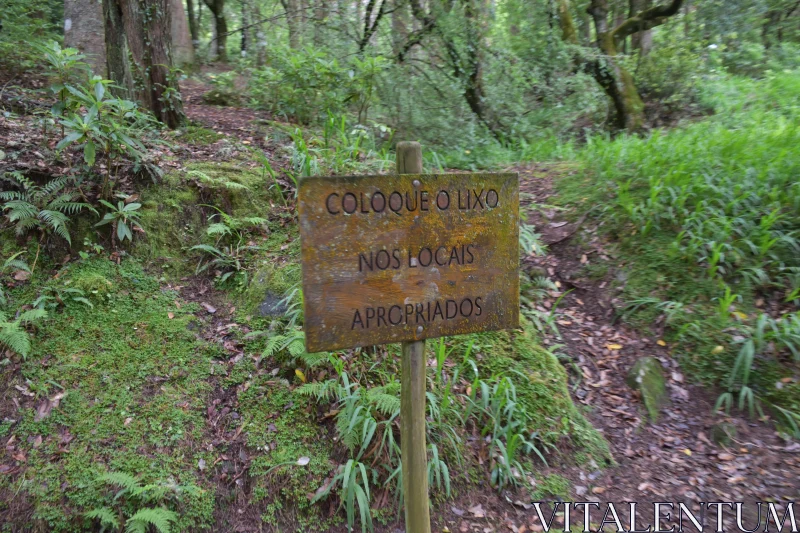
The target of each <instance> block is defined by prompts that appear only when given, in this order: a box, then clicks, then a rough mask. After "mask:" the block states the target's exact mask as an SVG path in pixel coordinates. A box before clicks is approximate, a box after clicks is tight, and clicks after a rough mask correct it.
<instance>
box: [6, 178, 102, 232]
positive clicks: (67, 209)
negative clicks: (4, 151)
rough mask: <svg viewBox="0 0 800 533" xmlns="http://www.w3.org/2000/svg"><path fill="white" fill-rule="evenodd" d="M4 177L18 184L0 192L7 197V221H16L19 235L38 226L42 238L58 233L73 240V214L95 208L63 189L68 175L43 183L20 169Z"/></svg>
mask: <svg viewBox="0 0 800 533" xmlns="http://www.w3.org/2000/svg"><path fill="white" fill-rule="evenodd" d="M3 179H4V180H5V181H7V182H9V183H11V184H12V185H14V186H16V187H18V188H19V190H16V191H13V190H12V191H2V192H0V200H3V201H4V203H3V211H4V212H6V213H5V216H6V218H7V219H8V221H9V222H10V223H12V224H14V226H15V231H16V233H17V235H25V234H26V233H27V232H28V231H30V230H36V231H38V232H39V234H40V240H45V239H47V238H49V237H50V235H53V234H55V235H58V236H59V237H61V238H62V239H64V240H65V241H67V242H68V243H70V244H72V240H71V238H70V233H69V223H70V221H71V219H70V217H71V216H75V215H77V214H78V213H80V212H81V211H83V210H84V209H87V210H89V211H92V212H95V211H94V208H92V206H90V205H89V204H87V203H84V202H76V201H75V200H76V199H77V197H78V195H77V193H74V192H64V189H65V188H67V185H68V184H69V177H68V176H64V177H61V178H55V179H53V180H50V181H49V182H48V183H47V184H46V185H43V186H39V185H36V184H35V183H33V182H32V181H31V180H29V179H27V178H26V177H25V176H23V175H22V174H20V173H19V172H13V173H11V174H6V175H5V177H4V178H3Z"/></svg>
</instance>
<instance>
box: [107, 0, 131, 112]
mask: <svg viewBox="0 0 800 533" xmlns="http://www.w3.org/2000/svg"><path fill="white" fill-rule="evenodd" d="M103 18H104V21H105V43H106V65H107V68H108V78H109V79H111V80H113V81H114V82H115V85H116V86H112V87H111V92H112V94H114V95H115V96H117V97H118V98H125V99H128V100H140V98H139V95H138V94H136V92H135V90H134V88H133V87H134V86H133V73H132V72H131V65H130V63H129V62H128V42H127V40H126V39H125V27H124V26H123V24H122V10H121V9H120V6H119V4H118V3H117V2H116V1H114V0H105V1H104V2H103Z"/></svg>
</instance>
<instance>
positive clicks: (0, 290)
mask: <svg viewBox="0 0 800 533" xmlns="http://www.w3.org/2000/svg"><path fill="white" fill-rule="evenodd" d="M24 253H25V252H24V251H23V252H17V253H15V254H13V255H12V256H11V257H9V258H8V259H6V260H5V261H3V264H2V265H0V306H4V305H6V303H8V299H7V298H6V293H5V287H4V285H5V284H4V283H3V281H2V277H3V276H7V275H9V274H11V271H12V270H13V269H16V270H17V271H22V272H25V273H27V274H29V275H30V273H31V267H30V266H29V265H28V263H26V262H25V261H23V260H22V259H17V258H18V257H19V256H21V255H23V254H24Z"/></svg>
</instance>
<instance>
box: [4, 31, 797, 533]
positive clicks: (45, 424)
mask: <svg viewBox="0 0 800 533" xmlns="http://www.w3.org/2000/svg"><path fill="white" fill-rule="evenodd" d="M36 53H39V54H41V55H42V56H43V57H45V58H46V62H47V65H48V69H49V70H48V76H49V83H50V87H49V89H47V90H44V91H35V90H23V89H19V92H18V93H16V94H17V96H19V97H20V98H21V99H23V100H26V101H30V102H39V103H40V105H38V106H34V109H35V112H32V113H28V112H27V111H25V110H23V111H22V112H20V111H19V110H17V111H14V110H11V111H6V112H5V113H4V115H3V117H2V121H0V128H2V133H3V136H4V140H5V143H4V145H3V147H2V151H0V163H2V165H3V167H2V168H3V174H2V176H0V179H1V180H2V183H3V191H2V192H1V193H0V202H2V203H0V210H2V214H3V222H2V227H1V228H2V229H1V231H2V232H1V233H0V250H1V251H2V262H1V263H0V269H1V270H0V272H1V273H2V276H3V277H2V283H0V349H2V354H3V360H2V365H3V371H2V376H1V377H0V390H2V401H1V402H0V416H2V421H0V438H2V439H3V440H4V441H5V447H6V448H5V449H6V456H5V458H4V460H3V461H2V463H1V464H0V475H1V476H0V493H1V494H2V495H3V496H4V497H3V498H2V501H3V503H0V513H3V515H4V516H7V517H9V519H8V521H7V523H8V524H13V523H15V521H18V522H19V523H23V522H25V521H29V522H31V523H34V524H36V525H37V527H40V528H43V529H48V530H53V531H76V530H93V528H94V529H96V528H97V527H98V526H100V527H104V528H107V529H121V528H127V529H130V530H137V529H138V530H146V529H147V528H148V527H153V528H156V529H157V530H159V531H162V532H164V531H187V530H203V529H208V528H214V527H215V528H234V527H236V526H237V525H241V524H247V525H249V526H252V525H253V524H265V525H267V526H269V527H272V528H275V529H281V530H285V529H292V530H303V531H306V530H312V529H315V530H321V531H323V530H328V529H336V528H339V529H345V528H347V529H353V528H358V527H360V528H361V529H362V531H366V530H368V529H373V528H381V527H387V528H388V527H391V524H394V523H395V521H396V518H397V516H398V514H399V513H398V510H399V509H400V506H401V504H402V502H401V491H400V490H399V488H400V487H401V486H402V480H401V475H402V468H401V464H400V456H399V441H398V435H399V424H398V416H399V378H398V372H399V364H398V361H399V353H398V347H396V346H381V347H373V348H369V349H359V350H345V351H339V352H334V353H322V354H309V353H307V352H306V351H305V346H304V333H303V315H302V290H301V288H300V285H299V282H300V267H299V237H298V231H297V227H296V214H295V210H294V206H295V202H296V197H295V195H296V189H297V183H298V181H299V180H301V179H303V178H304V177H307V176H313V175H328V174H353V173H356V174H366V173H375V172H389V171H391V170H392V168H393V152H392V146H393V143H394V141H396V140H397V139H396V138H395V136H396V135H398V131H397V130H395V129H393V128H390V127H388V126H386V125H383V124H380V123H377V122H373V121H371V120H369V117H370V116H375V115H374V114H373V112H375V111H376V109H375V108H376V107H377V103H376V96H375V93H374V91H375V80H376V79H377V77H379V76H380V75H381V73H382V72H384V70H385V69H388V68H389V67H388V66H387V65H386V64H384V63H382V62H381V61H378V60H377V59H374V58H373V59H364V60H361V59H359V61H360V63H358V64H355V65H354V68H353V70H352V71H348V70H345V69H344V67H342V66H340V65H339V64H337V63H334V62H329V61H327V60H326V58H325V57H320V56H319V55H318V54H316V53H314V51H313V50H310V51H309V52H308V53H306V54H297V53H289V52H287V54H286V57H285V58H283V59H284V60H283V62H281V61H275V62H274V63H273V65H272V67H269V68H262V69H255V70H246V69H243V70H242V71H241V72H236V71H231V72H229V73H219V72H213V73H199V74H197V75H196V78H197V80H199V81H198V83H200V84H206V83H210V85H211V87H210V91H204V93H203V94H202V95H200V96H201V98H205V99H206V103H204V104H202V105H203V106H205V109H206V110H211V109H215V108H213V107H212V104H213V105H217V104H226V105H227V104H235V105H245V104H247V105H249V106H251V107H254V108H257V109H259V110H261V112H263V113H265V116H266V118H260V117H259V118H257V119H254V120H253V122H252V123H251V124H250V125H249V126H248V127H250V128H252V129H250V130H247V132H246V133H245V134H244V135H243V134H241V132H237V134H235V135H234V134H230V133H229V132H227V131H224V128H218V129H210V128H208V127H207V126H208V125H203V124H201V123H194V124H190V125H189V126H188V127H186V128H182V129H178V130H176V131H175V132H168V131H165V130H162V129H161V127H160V126H158V125H157V124H156V123H155V121H154V120H153V119H152V118H151V117H150V116H149V115H148V114H147V113H145V112H143V111H142V110H141V109H140V108H139V107H138V105H137V104H136V103H134V102H132V101H130V100H127V99H125V98H124V97H122V96H119V95H118V94H116V93H115V91H114V90H113V89H114V87H113V84H112V83H111V82H110V81H109V80H105V79H103V78H102V77H95V76H91V75H88V74H87V72H86V70H85V66H84V64H83V62H82V59H83V58H82V57H81V56H80V55H79V54H78V53H77V52H76V51H74V50H70V49H65V48H62V47H60V46H59V45H56V44H49V45H45V46H40V47H38V48H36ZM676 53H677V52H676ZM247 68H248V69H249V67H247ZM656 70H659V69H656ZM319 80H323V81H325V82H326V83H327V84H328V85H326V87H325V88H323V89H321V90H319V91H314V92H313V95H312V96H313V98H312V97H311V96H309V93H308V92H307V91H301V90H299V89H298V88H299V87H308V86H310V85H313V84H314V83H317V82H318V81H319ZM344 81H347V84H344ZM704 81H705V83H704V84H703V86H702V88H698V89H696V90H695V89H693V90H692V97H691V99H690V100H691V101H692V105H693V106H695V107H693V109H695V110H702V112H692V113H688V114H687V116H686V117H685V120H684V121H683V122H681V123H680V124H679V125H678V126H677V127H674V128H671V129H663V130H659V129H654V130H652V131H650V132H647V134H645V135H626V134H620V135H614V136H612V135H610V134H606V133H602V132H600V131H599V129H593V128H587V130H586V131H584V132H583V133H581V134H577V133H576V129H575V126H574V124H575V122H576V120H577V117H580V116H584V117H585V116H586V115H587V114H588V115H597V114H599V113H600V111H601V110H600V107H598V106H597V105H596V104H597V101H598V98H597V93H596V92H594V93H593V92H590V91H588V90H587V91H586V92H585V93H581V94H583V95H584V96H585V97H586V98H587V99H589V100H591V103H590V104H587V103H586V102H585V101H584V100H581V101H580V102H572V103H571V104H570V105H568V106H565V109H562V108H560V107H558V108H554V109H555V110H551V111H552V113H553V116H550V117H544V113H543V116H542V117H541V118H542V122H538V123H537V122H535V121H534V122H530V123H527V124H526V125H525V128H523V126H522V125H520V126H519V127H520V128H521V129H520V135H519V137H518V138H515V137H513V136H511V137H510V138H508V139H504V140H503V142H498V141H497V139H492V138H490V137H487V136H485V135H481V134H479V133H478V132H477V130H476V129H471V130H470V131H469V132H467V134H465V135H464V136H462V137H459V138H458V142H453V143H446V142H442V143H439V144H435V141H434V140H433V138H430V139H428V141H429V142H428V144H427V145H426V147H425V148H426V150H425V154H424V156H425V166H426V169H428V170H431V171H445V170H448V169H492V170H494V169H502V168H505V167H508V166H511V165H514V164H518V163H520V162H523V163H524V162H531V161H534V160H535V161H557V162H558V164H559V165H561V166H562V167H564V168H569V169H570V172H569V173H567V174H565V175H564V176H563V177H561V176H559V177H558V179H557V180H556V190H557V194H556V195H555V196H554V197H552V198H550V199H548V204H547V205H538V206H532V208H534V209H552V208H557V209H562V210H564V212H565V213H566V214H567V215H568V216H572V217H574V219H575V220H579V219H581V217H591V219H592V220H593V221H595V222H596V223H597V224H598V225H599V228H600V229H599V231H600V233H601V234H602V235H603V236H604V238H606V239H608V241H609V243H610V244H611V246H612V247H614V249H615V251H616V253H615V255H614V259H613V261H610V262H609V264H608V265H603V266H602V267H597V268H600V269H602V270H603V271H602V272H597V273H596V274H597V275H598V276H599V277H604V276H606V277H608V278H609V279H614V280H616V282H617V284H619V285H620V286H621V287H622V304H621V305H620V306H619V307H618V308H617V309H616V314H617V317H618V319H620V320H623V321H625V322H626V323H629V324H631V325H634V326H637V327H639V328H641V329H643V330H647V329H648V328H653V327H655V328H657V329H658V330H659V331H660V332H661V331H663V332H664V338H665V339H666V340H667V341H669V343H670V347H671V348H672V351H673V355H674V356H676V357H677V358H678V359H679V360H680V362H681V364H682V365H683V367H684V368H685V369H686V372H687V375H691V376H693V377H694V379H696V380H697V381H698V382H700V383H702V384H704V385H706V386H708V387H710V388H713V390H714V391H718V393H719V402H718V405H717V406H716V407H717V409H718V410H720V411H721V412H723V411H728V412H737V411H739V412H741V413H740V414H742V415H743V416H752V417H755V416H758V417H761V418H764V419H769V420H771V421H773V422H774V423H775V424H776V428H777V429H778V431H780V432H782V433H784V434H786V435H794V436H795V437H797V436H798V433H800V430H798V424H800V414H798V413H800V380H798V374H797V368H798V367H797V362H798V359H799V358H800V316H799V315H798V310H797V306H798V303H800V264H798V257H800V249H798V248H800V244H799V243H798V238H799V237H798V231H800V227H798V223H797V212H798V211H800V185H798V182H797V181H796V179H795V176H796V174H797V170H798V168H797V167H798V155H797V151H796V149H795V146H796V145H797V144H798V142H797V141H798V140H799V139H798V137H800V135H799V133H798V118H799V117H798V107H797V101H798V96H800V76H799V75H798V74H797V72H796V71H794V70H791V69H783V70H777V71H770V72H768V73H767V74H766V75H765V76H764V77H763V79H757V80H756V79H751V78H744V77H739V76H735V75H731V74H728V73H725V72H724V71H723V70H718V71H715V72H714V73H713V75H709V76H708V77H706V78H704ZM585 82H586V80H585V79H582V78H581V79H580V80H578V81H577V82H575V83H577V84H581V83H585ZM242 83H245V84H248V87H249V88H248V90H247V91H245V92H244V97H243V96H242V94H240V93H242V91H241V87H242ZM565 93H568V94H569V95H570V96H569V97H567V98H568V99H569V98H573V97H574V98H575V99H578V98H579V96H578V94H579V92H575V93H573V92H571V91H570V90H566V91H565ZM587 95H588V96H587ZM234 96H236V98H234ZM232 99H233V100H232ZM342 102H347V105H346V106H345V105H343V104H342ZM187 103H191V101H190V100H188V99H187ZM584 104H585V105H584ZM337 106H338V107H337ZM589 108H591V110H590V111H587V109H589ZM26 109H27V108H26ZM353 110H355V114H356V115H357V118H353V117H352V116H350V115H349V114H348V112H353ZM384 111H385V109H384ZM512 111H513V109H512ZM209 114H211V112H210V111H209ZM509 114H510V115H513V114H514V113H511V112H510V113H509ZM555 115H557V116H555ZM701 115H709V116H701ZM565 117H569V119H567V118H565ZM417 118H419V117H417ZM433 118H434V119H435V120H433V122H434V123H437V121H438V122H439V123H441V124H444V122H445V117H444V115H441V116H440V115H435V116H434V117H433ZM451 118H452V117H451ZM458 118H459V120H456V121H453V122H452V123H450V124H449V125H447V127H448V128H449V130H448V131H452V130H457V129H459V128H463V129H465V130H467V129H470V128H475V123H474V120H473V119H472V118H469V117H468V116H467V114H461V115H458ZM548 121H549V122H550V123H552V124H565V123H568V124H569V126H568V127H565V128H564V129H562V130H558V131H555V130H549V129H548V130H544V131H545V132H546V134H544V135H541V137H540V138H539V140H537V136H536V135H535V134H530V135H528V133H531V131H530V130H528V129H527V128H530V129H531V130H535V129H536V124H545V123H547V122H548ZM412 122H413V121H412ZM465 124H469V125H470V126H469V128H467V127H466V126H465ZM406 126H407V129H406V132H408V131H414V130H413V129H411V127H410V126H408V125H406ZM417 127H418V126H417ZM443 128H444V125H443ZM523 130H524V131H523ZM522 133H526V135H524V136H523V135H522ZM400 134H402V131H401V133H400ZM471 136H472V137H471ZM470 138H471V139H473V140H475V139H478V138H479V142H478V141H475V142H474V143H470V142H467V141H465V139H470ZM521 234H522V239H521V243H520V252H521V255H522V256H523V257H524V256H528V255H531V254H544V253H546V250H545V248H544V246H543V245H542V243H541V241H540V236H539V235H538V233H537V229H536V228H533V227H531V226H524V227H523V228H522V231H521ZM577 239H579V237H577V236H576V240H577ZM578 244H580V243H578ZM523 275H524V276H527V274H523ZM523 281H524V282H525V283H523V285H524V286H526V287H531V286H533V287H534V289H535V290H532V291H531V293H530V294H528V295H527V296H528V297H529V298H530V299H531V300H529V301H528V302H527V304H526V305H528V306H529V307H531V308H533V307H535V306H536V305H537V303H538V301H537V298H538V299H543V298H544V297H545V296H546V295H551V294H553V293H558V294H561V292H560V291H558V290H557V289H558V287H557V286H556V285H554V284H553V283H552V282H550V283H548V280H541V279H528V278H526V279H524V280H523ZM556 307H557V305H556ZM526 315H527V316H528V317H529V318H526V319H523V322H522V324H521V327H520V328H519V329H518V330H515V331H509V332H498V333H486V334H477V335H469V336H463V337H458V338H452V339H441V340H436V341H432V342H429V343H428V359H429V365H428V374H427V382H428V394H427V405H428V407H427V409H428V411H427V415H428V443H429V469H428V477H429V483H430V486H431V488H432V495H431V500H432V502H433V504H434V506H435V508H438V509H446V505H447V504H448V502H453V501H459V498H462V497H466V496H468V495H470V494H473V493H475V492H478V493H480V492H484V493H494V492H497V493H499V494H502V495H504V496H505V497H510V495H524V496H520V497H529V498H533V497H536V498H545V497H559V498H563V497H567V496H569V494H567V492H568V491H569V483H568V482H566V480H564V479H563V478H560V477H559V476H558V475H548V476H545V475H540V472H544V471H545V470H546V469H547V468H548V467H551V466H558V465H582V466H585V467H586V468H587V469H590V470H597V469H600V468H603V467H605V466H608V465H610V464H612V463H613V460H612V459H611V457H612V453H611V451H610V450H609V449H608V444H607V442H606V441H605V440H604V438H603V437H602V436H601V435H600V434H599V433H598V432H597V431H596V430H595V429H594V428H593V427H592V426H591V425H590V424H589V422H588V421H587V418H586V416H585V415H586V413H585V412H584V410H583V409H582V408H581V407H578V406H576V405H575V404H573V400H572V398H571V396H570V389H569V386H568V379H567V371H566V370H565V369H564V367H563V366H562V365H561V364H560V363H559V360H558V358H557V356H556V355H554V353H553V351H554V350H555V349H551V350H548V349H545V348H544V347H543V344H542V342H541V341H542V339H543V337H544V336H545V335H548V334H549V333H551V332H553V331H555V332H557V330H558V325H557V324H558V322H557V321H558V319H559V318H560V316H559V314H558V311H557V309H555V308H554V309H552V310H551V311H549V312H546V313H526ZM515 497H516V496H515ZM509 501H511V500H509ZM473 514H476V513H473ZM12 527H13V525H12Z"/></svg>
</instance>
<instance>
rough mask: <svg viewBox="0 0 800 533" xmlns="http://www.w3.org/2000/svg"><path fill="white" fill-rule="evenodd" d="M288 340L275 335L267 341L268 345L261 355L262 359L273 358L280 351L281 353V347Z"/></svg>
mask: <svg viewBox="0 0 800 533" xmlns="http://www.w3.org/2000/svg"><path fill="white" fill-rule="evenodd" d="M285 340H286V337H284V336H283V335H274V336H272V337H270V338H269V339H267V345H266V347H264V351H263V352H262V353H261V356H262V357H272V356H273V355H275V354H276V353H277V352H278V351H280V345H281V343H282V342H283V341H285Z"/></svg>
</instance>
